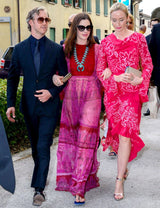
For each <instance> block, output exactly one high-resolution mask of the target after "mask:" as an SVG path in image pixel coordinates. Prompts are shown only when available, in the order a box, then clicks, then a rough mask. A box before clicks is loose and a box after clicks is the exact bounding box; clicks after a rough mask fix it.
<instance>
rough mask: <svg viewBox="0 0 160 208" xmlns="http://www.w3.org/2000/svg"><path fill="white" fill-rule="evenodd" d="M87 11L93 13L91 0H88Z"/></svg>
mask: <svg viewBox="0 0 160 208" xmlns="http://www.w3.org/2000/svg"><path fill="white" fill-rule="evenodd" d="M87 12H89V13H91V12H92V10H91V0H87Z"/></svg>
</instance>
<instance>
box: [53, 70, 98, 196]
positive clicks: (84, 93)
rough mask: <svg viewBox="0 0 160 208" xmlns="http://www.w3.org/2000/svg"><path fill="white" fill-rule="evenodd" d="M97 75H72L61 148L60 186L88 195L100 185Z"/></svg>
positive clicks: (58, 179)
mask: <svg viewBox="0 0 160 208" xmlns="http://www.w3.org/2000/svg"><path fill="white" fill-rule="evenodd" d="M98 82H99V81H98V79H97V78H96V76H95V73H94V75H93V76H72V77H71V79H70V80H69V82H68V84H67V86H66V88H65V96H64V100H63V106H62V113H61V124H60V134H59V144H58V151H57V187H56V190H59V191H69V192H71V193H72V194H73V195H76V194H78V195H80V196H81V197H84V195H85V192H86V191H89V190H90V189H92V188H95V187H98V186H99V179H98V177H97V171H98V167H99V162H98V161H97V147H98V142H99V117H100V111H101V95H100V87H99V85H98Z"/></svg>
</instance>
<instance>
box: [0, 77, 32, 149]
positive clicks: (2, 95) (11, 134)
mask: <svg viewBox="0 0 160 208" xmlns="http://www.w3.org/2000/svg"><path fill="white" fill-rule="evenodd" d="M22 85H23V78H22V77H21V79H20V83H19V86H18V90H17V100H16V122H15V123H11V122H9V121H8V119H7V117H6V110H7V80H6V79H5V80H2V79H0V114H1V117H2V120H3V123H4V127H5V130H6V134H7V138H8V142H9V145H10V147H11V150H13V152H15V151H16V152H17V151H18V150H17V146H18V147H19V150H21V146H22V145H21V144H23V143H26V144H27V146H29V139H28V136H27V130H26V126H25V122H24V119H23V115H22V114H21V113H20V111H19V104H20V100H21V91H22ZM15 146H16V148H15ZM14 149H16V150H15V151H14Z"/></svg>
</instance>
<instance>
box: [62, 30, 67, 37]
mask: <svg viewBox="0 0 160 208" xmlns="http://www.w3.org/2000/svg"><path fill="white" fill-rule="evenodd" d="M66 36H67V31H66V29H65V28H64V29H63V39H66Z"/></svg>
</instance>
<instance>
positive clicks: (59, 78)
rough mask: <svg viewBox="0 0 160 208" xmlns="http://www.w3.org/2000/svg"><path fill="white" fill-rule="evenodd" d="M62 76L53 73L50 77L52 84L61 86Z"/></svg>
mask: <svg viewBox="0 0 160 208" xmlns="http://www.w3.org/2000/svg"><path fill="white" fill-rule="evenodd" d="M62 79H63V76H59V75H57V74H54V75H53V77H52V80H53V84H54V85H56V86H57V87H59V86H62V85H63V84H64V83H63V82H62Z"/></svg>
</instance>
